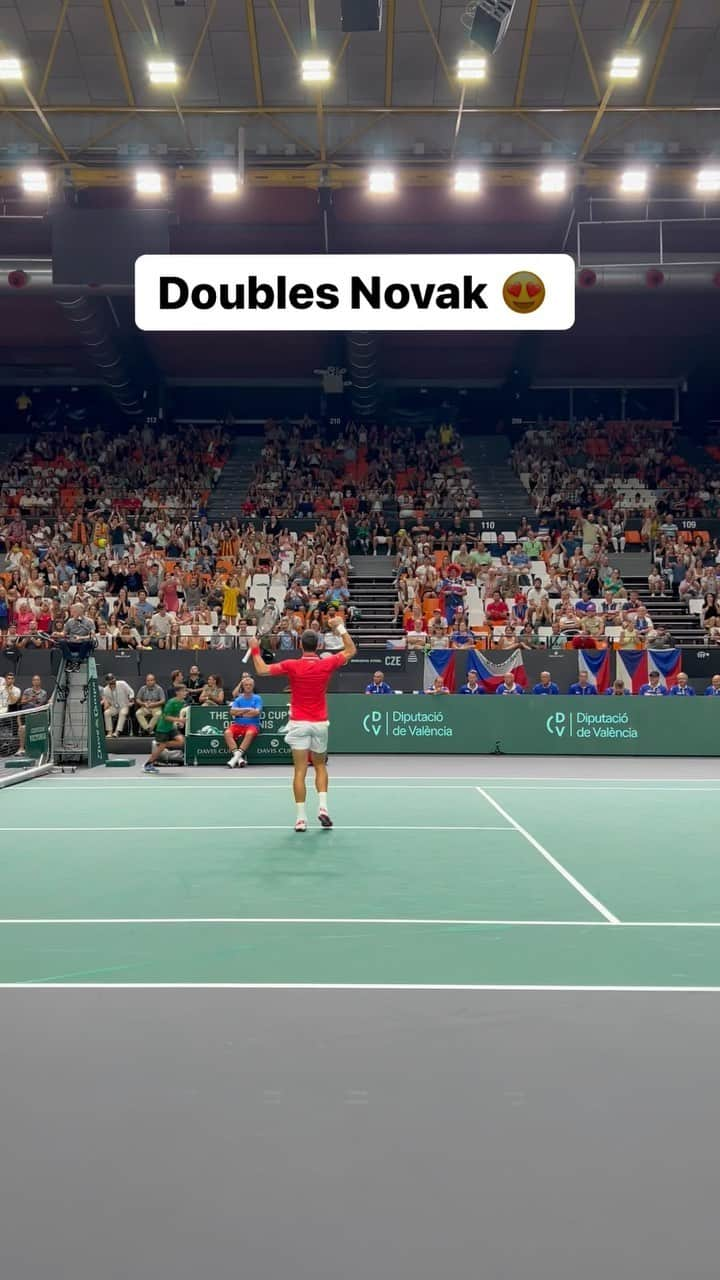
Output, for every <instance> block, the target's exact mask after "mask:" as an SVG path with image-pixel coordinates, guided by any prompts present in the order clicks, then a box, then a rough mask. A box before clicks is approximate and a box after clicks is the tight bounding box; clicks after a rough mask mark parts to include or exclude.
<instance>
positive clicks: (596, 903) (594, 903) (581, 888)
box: [476, 787, 620, 924]
mask: <svg viewBox="0 0 720 1280" xmlns="http://www.w3.org/2000/svg"><path fill="white" fill-rule="evenodd" d="M476 790H477V791H479V793H480V795H481V796H482V797H483V799H484V800H486V801H487V803H488V804H491V805H492V807H493V809H495V810H496V811H497V812H498V813H499V814H500V817H501V818H505V820H506V821H507V822H509V823H510V825H511V826H512V827H514V828H515V830H516V831H518V832H519V833H520V835H521V836H524V837H525V839H526V840H527V842H528V844H531V845H532V847H533V849H536V850H537V852H538V853H539V854H540V856H541V857H542V858H544V859H545V861H546V862H549V863H550V866H551V867H554V868H555V870H556V871H557V872H559V873H560V875H561V876H562V877H563V879H564V880H567V882H568V884H570V885H572V887H573V889H575V890H576V891H577V892H578V893H579V894H580V895H581V896H582V897H583V898H584V899H585V901H586V902H589V903H590V906H591V907H594V908H595V910H596V911H599V912H600V915H601V916H604V917H605V919H606V920H607V921H608V922H609V923H610V924H619V923H620V922H619V920H618V918H617V916H614V915H613V913H612V911H608V909H607V907H606V906H604V905H603V903H602V902H600V900H599V898H596V897H594V895H593V894H592V893H590V890H589V889H586V888H585V885H584V884H581V883H580V881H579V880H576V878H575V876H573V875H571V874H570V872H569V871H568V870H567V869H566V868H565V867H564V866H563V865H562V863H561V862H558V860H557V858H554V857H553V855H552V854H551V853H548V851H547V849H545V848H544V847H543V845H541V844H540V842H539V840H536V839H535V837H534V836H531V835H530V832H529V831H526V830H525V827H521V826H520V823H519V822H516V821H515V819H514V818H513V817H511V815H510V814H509V813H508V812H507V810H506V809H503V807H502V805H500V804H498V802H497V800H493V798H492V796H489V795H488V793H487V791H484V790H483V788H482V787H477V788H476Z"/></svg>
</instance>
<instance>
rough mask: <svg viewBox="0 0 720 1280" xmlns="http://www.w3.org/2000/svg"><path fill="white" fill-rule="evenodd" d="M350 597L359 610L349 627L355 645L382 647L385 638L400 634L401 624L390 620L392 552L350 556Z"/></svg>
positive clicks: (391, 610)
mask: <svg viewBox="0 0 720 1280" xmlns="http://www.w3.org/2000/svg"><path fill="white" fill-rule="evenodd" d="M350 598H351V601H352V603H353V605H354V606H355V607H356V608H357V609H358V610H359V611H360V618H359V619H358V622H357V624H356V625H355V626H354V627H353V629H352V634H353V639H354V640H355V643H356V644H357V645H365V646H370V645H373V646H376V647H377V646H381V647H382V648H384V647H385V645H386V644H387V642H388V640H392V639H399V638H400V637H401V636H402V634H403V629H402V627H401V626H395V625H394V623H393V607H394V605H395V601H396V599H397V592H396V590H395V557H394V556H353V572H352V575H351V577H350Z"/></svg>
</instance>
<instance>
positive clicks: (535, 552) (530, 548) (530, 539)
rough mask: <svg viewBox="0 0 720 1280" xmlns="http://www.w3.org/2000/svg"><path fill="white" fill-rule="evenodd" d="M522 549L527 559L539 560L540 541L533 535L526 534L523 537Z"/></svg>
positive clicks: (540, 551) (540, 552)
mask: <svg viewBox="0 0 720 1280" xmlns="http://www.w3.org/2000/svg"><path fill="white" fill-rule="evenodd" d="M522 549H523V551H524V552H525V555H526V556H527V557H528V559H529V560H539V559H540V556H541V555H542V542H541V541H540V539H539V538H538V537H536V536H535V535H530V534H528V536H527V538H525V539H523V544H522Z"/></svg>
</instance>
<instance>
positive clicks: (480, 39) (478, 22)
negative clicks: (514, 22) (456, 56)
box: [460, 0, 515, 53]
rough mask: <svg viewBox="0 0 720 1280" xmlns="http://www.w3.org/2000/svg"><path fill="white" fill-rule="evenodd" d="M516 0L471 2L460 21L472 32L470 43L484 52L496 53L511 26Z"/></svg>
mask: <svg viewBox="0 0 720 1280" xmlns="http://www.w3.org/2000/svg"><path fill="white" fill-rule="evenodd" d="M514 7H515V0H477V2H476V3H473V4H469V5H468V7H467V9H466V10H465V12H464V14H463V15H462V17H461V19H460V21H461V22H462V24H463V26H464V27H465V30H466V31H468V32H469V33H470V43H471V44H476V45H477V46H478V48H479V49H482V51H483V53H494V52H495V50H496V49H497V48H498V46H499V45H500V44H501V43H502V41H503V39H504V38H505V32H506V31H507V29H508V27H509V26H510V19H511V18H512V13H513V9H514Z"/></svg>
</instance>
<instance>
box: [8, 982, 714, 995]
mask: <svg viewBox="0 0 720 1280" xmlns="http://www.w3.org/2000/svg"><path fill="white" fill-rule="evenodd" d="M27 987H31V988H33V989H34V990H36V991H41V990H53V991H82V990H85V991H86V990H88V989H91V990H97V991H138V990H148V989H150V990H153V991H155V990H161V991H166V990H168V989H175V990H181V991H184V990H187V991H194V990H201V991H207V990H211V989H212V990H215V989H218V988H220V989H224V988H227V989H228V990H233V991H446V992H453V991H532V992H543V993H549V994H552V993H554V992H563V991H572V992H579V993H582V994H583V995H585V994H586V993H588V992H593V993H596V992H597V993H600V992H610V993H611V994H627V995H639V994H642V995H656V994H658V995H718V994H720V987H665V986H663V987H646V986H642V987H630V986H599V985H593V986H587V987H584V986H572V985H569V984H565V985H554V986H549V985H547V984H537V985H529V984H527V983H502V982H492V983H478V982H459V983H458V982H448V983H442V982H53V981H52V979H51V978H46V979H44V980H43V979H41V978H30V979H28V980H27V981H24V982H0V990H6V989H10V990H17V989H18V988H23V989H25V988H27Z"/></svg>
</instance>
